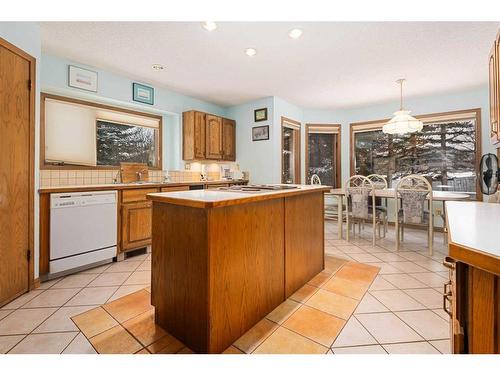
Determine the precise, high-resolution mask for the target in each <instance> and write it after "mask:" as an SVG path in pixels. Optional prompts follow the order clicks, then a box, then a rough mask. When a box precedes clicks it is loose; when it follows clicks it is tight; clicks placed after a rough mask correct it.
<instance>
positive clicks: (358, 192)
mask: <svg viewBox="0 0 500 375" xmlns="http://www.w3.org/2000/svg"><path fill="white" fill-rule="evenodd" d="M345 195H346V199H347V206H346V211H347V212H346V221H347V230H346V239H347V241H349V231H350V230H351V224H352V225H353V229H354V230H353V234H355V232H356V229H355V224H356V222H358V224H359V232H361V223H363V222H364V221H366V220H370V221H372V225H373V240H372V241H373V246H375V244H376V233H377V226H379V225H380V216H379V214H378V213H377V210H376V209H375V186H374V185H373V182H371V181H370V180H369V179H368V178H367V177H365V176H361V175H354V176H352V177H350V178H348V179H347V180H346V182H345ZM369 198H371V209H370V208H369V207H368V200H369ZM349 211H350V212H349ZM379 232H380V230H379Z"/></svg>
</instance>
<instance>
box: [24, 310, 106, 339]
mask: <svg viewBox="0 0 500 375" xmlns="http://www.w3.org/2000/svg"><path fill="white" fill-rule="evenodd" d="M96 307H98V306H70V307H64V306H63V307H61V308H60V309H59V310H57V311H56V312H55V313H54V314H52V315H51V316H50V317H49V318H48V319H47V320H46V321H45V322H43V323H42V324H40V325H39V326H38V327H37V328H36V329H35V330H34V331H33V333H49V332H70V331H78V327H77V326H76V325H75V323H73V321H72V320H71V317H73V316H75V315H79V314H82V313H84V312H85V311H89V310H92V309H94V308H96Z"/></svg>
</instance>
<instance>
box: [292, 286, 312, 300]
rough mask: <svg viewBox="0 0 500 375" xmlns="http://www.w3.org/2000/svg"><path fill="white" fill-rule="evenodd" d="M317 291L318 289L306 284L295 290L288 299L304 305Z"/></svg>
mask: <svg viewBox="0 0 500 375" xmlns="http://www.w3.org/2000/svg"><path fill="white" fill-rule="evenodd" d="M317 291H318V288H316V287H315V286H312V285H309V284H306V285H304V286H303V287H302V288H300V289H299V290H297V291H296V292H295V293H293V294H292V295H291V296H290V299H293V300H294V301H297V302H300V303H304V302H305V301H307V300H308V299H309V298H310V297H311V296H312V295H313V294H314V293H316V292H317Z"/></svg>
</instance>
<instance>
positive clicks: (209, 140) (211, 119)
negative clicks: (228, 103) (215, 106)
mask: <svg viewBox="0 0 500 375" xmlns="http://www.w3.org/2000/svg"><path fill="white" fill-rule="evenodd" d="M206 121H207V122H206V148H205V157H206V159H215V160H220V159H222V118H220V117H217V116H214V115H207V120H206Z"/></svg>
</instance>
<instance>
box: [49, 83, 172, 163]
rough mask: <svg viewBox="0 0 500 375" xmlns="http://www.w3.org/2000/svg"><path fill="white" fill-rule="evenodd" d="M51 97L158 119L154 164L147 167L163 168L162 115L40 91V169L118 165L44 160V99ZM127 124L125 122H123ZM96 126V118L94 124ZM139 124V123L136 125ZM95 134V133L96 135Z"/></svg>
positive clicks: (66, 101)
mask: <svg viewBox="0 0 500 375" xmlns="http://www.w3.org/2000/svg"><path fill="white" fill-rule="evenodd" d="M46 99H53V100H58V101H61V102H65V103H73V104H80V105H85V106H90V107H94V108H99V109H106V110H110V111H115V112H122V113H126V114H131V115H136V116H143V117H149V118H152V119H155V120H158V121H159V123H158V136H157V137H156V150H157V152H156V166H155V167H148V169H150V170H160V171H161V170H162V169H163V117H162V116H160V115H154V114H151V113H147V112H140V111H135V110H132V109H128V108H122V107H115V106H111V105H107V104H101V103H96V102H90V101H86V100H81V99H75V98H70V97H66V96H60V95H54V94H49V93H46V92H42V93H41V94H40V170H75V169H87V170H92V169H115V170H119V169H120V166H116V165H78V164H64V165H57V164H53V163H47V162H46V161H45V103H46V102H45V100H46ZM125 125H127V124H125ZM95 126H96V128H97V120H96V124H95ZM137 126H140V125H137ZM96 136H97V135H96ZM96 162H97V161H96Z"/></svg>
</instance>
